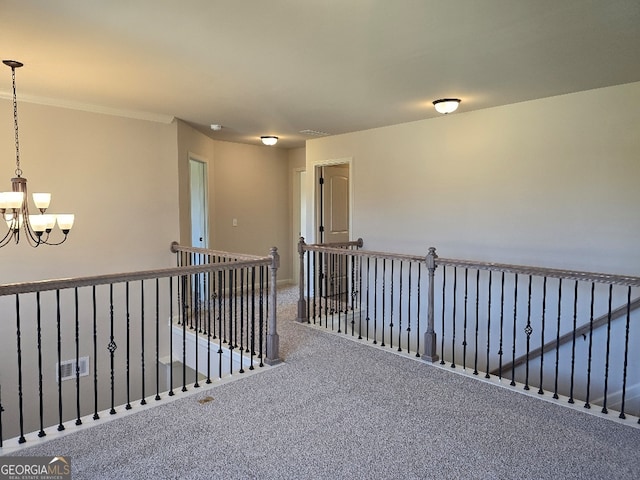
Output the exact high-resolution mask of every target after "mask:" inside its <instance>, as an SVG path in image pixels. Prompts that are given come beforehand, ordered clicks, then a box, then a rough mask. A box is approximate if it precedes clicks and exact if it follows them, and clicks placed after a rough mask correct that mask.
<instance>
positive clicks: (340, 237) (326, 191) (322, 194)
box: [316, 163, 351, 243]
mask: <svg viewBox="0 0 640 480" xmlns="http://www.w3.org/2000/svg"><path fill="white" fill-rule="evenodd" d="M350 169H351V168H350V164H348V163H339V164H331V165H320V166H318V167H316V179H317V184H316V187H317V189H316V190H317V196H316V215H317V226H318V228H317V232H316V234H317V236H316V239H317V242H318V243H336V242H348V241H349V239H350V223H351V205H350V204H351V194H350V190H351V188H350Z"/></svg>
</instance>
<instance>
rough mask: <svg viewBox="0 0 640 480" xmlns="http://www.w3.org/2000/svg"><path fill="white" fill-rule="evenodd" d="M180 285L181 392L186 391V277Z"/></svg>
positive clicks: (183, 277)
mask: <svg viewBox="0 0 640 480" xmlns="http://www.w3.org/2000/svg"><path fill="white" fill-rule="evenodd" d="M180 279H181V282H180V283H181V285H182V302H181V303H180V305H179V308H180V312H181V313H182V391H183V392H186V391H187V299H186V295H185V292H186V288H187V276H186V275H183V276H182V277H180Z"/></svg>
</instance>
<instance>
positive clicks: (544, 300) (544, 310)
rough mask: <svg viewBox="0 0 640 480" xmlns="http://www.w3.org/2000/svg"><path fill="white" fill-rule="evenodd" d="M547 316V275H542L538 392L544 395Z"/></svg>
mask: <svg viewBox="0 0 640 480" xmlns="http://www.w3.org/2000/svg"><path fill="white" fill-rule="evenodd" d="M546 317H547V277H544V279H543V281H542V322H541V325H540V346H541V350H540V388H538V394H539V395H544V390H543V389H542V384H543V375H544V348H542V347H544V326H545V321H546Z"/></svg>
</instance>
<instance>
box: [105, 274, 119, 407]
mask: <svg viewBox="0 0 640 480" xmlns="http://www.w3.org/2000/svg"><path fill="white" fill-rule="evenodd" d="M113 320H114V315H113V283H110V284H109V344H108V345H107V349H108V350H109V365H110V366H111V370H110V379H111V410H109V414H110V415H115V413H116V409H115V399H116V386H115V358H114V354H115V352H116V348H117V346H116V342H115V340H114V334H113Z"/></svg>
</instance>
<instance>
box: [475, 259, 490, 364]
mask: <svg viewBox="0 0 640 480" xmlns="http://www.w3.org/2000/svg"><path fill="white" fill-rule="evenodd" d="M479 328H480V270H476V329H475V347H474V354H473V374H474V375H478V348H479V346H478V333H479ZM488 370H489V369H488V368H487V371H488Z"/></svg>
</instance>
